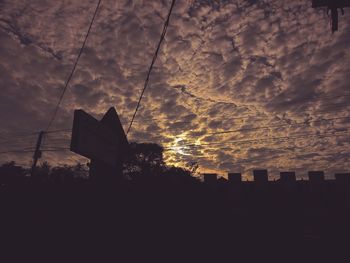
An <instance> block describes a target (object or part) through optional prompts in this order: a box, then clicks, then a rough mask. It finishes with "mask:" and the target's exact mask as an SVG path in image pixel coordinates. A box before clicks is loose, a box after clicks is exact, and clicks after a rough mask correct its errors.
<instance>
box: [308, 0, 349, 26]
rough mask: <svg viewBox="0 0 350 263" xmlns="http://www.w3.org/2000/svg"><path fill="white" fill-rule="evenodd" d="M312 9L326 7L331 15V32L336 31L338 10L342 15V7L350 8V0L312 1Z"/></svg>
mask: <svg viewBox="0 0 350 263" xmlns="http://www.w3.org/2000/svg"><path fill="white" fill-rule="evenodd" d="M312 7H313V8H318V7H326V8H327V12H329V11H330V13H331V25H332V32H335V31H337V30H338V19H339V18H338V9H340V10H341V12H342V14H343V15H344V9H343V8H344V7H350V0H312Z"/></svg>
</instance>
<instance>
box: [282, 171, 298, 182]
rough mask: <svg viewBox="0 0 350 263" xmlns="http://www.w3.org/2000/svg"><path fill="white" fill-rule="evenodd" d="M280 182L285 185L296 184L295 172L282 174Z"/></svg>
mask: <svg viewBox="0 0 350 263" xmlns="http://www.w3.org/2000/svg"><path fill="white" fill-rule="evenodd" d="M280 182H281V183H285V184H291V183H295V182H296V176H295V172H281V173H280Z"/></svg>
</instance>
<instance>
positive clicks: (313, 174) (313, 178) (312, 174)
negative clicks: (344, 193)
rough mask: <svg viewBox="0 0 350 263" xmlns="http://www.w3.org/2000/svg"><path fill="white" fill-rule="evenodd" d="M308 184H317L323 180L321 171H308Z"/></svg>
mask: <svg viewBox="0 0 350 263" xmlns="http://www.w3.org/2000/svg"><path fill="white" fill-rule="evenodd" d="M309 181H310V184H318V183H322V182H324V172H323V171H309Z"/></svg>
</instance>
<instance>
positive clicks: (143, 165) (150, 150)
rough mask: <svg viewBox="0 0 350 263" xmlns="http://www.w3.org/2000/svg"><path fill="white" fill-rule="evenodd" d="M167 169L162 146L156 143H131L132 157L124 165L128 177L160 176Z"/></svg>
mask: <svg viewBox="0 0 350 263" xmlns="http://www.w3.org/2000/svg"><path fill="white" fill-rule="evenodd" d="M165 168H166V166H165V163H164V159H163V147H162V146H160V145H158V144H156V143H136V142H132V143H130V157H129V159H128V160H126V162H125V163H124V171H125V173H126V175H128V176H130V177H134V176H137V175H141V174H142V175H147V176H151V175H159V174H160V173H162V172H163V171H164V170H165Z"/></svg>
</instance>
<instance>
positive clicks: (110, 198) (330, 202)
mask: <svg viewBox="0 0 350 263" xmlns="http://www.w3.org/2000/svg"><path fill="white" fill-rule="evenodd" d="M130 151H131V157H130V158H129V159H128V160H127V161H126V162H125V164H124V175H125V177H124V179H123V180H119V181H116V182H115V183H114V184H112V183H110V182H109V184H106V185H101V184H95V182H94V181H91V180H89V178H88V171H87V169H86V167H85V166H84V165H82V164H77V165H73V166H67V165H66V166H61V167H52V166H50V165H49V164H48V163H43V164H42V165H40V166H39V167H37V170H36V178H30V177H29V176H28V174H29V171H28V169H24V168H22V167H20V166H17V165H16V164H15V163H14V162H10V163H5V164H3V165H2V166H1V167H0V184H1V187H0V195H1V198H0V202H1V203H0V205H1V218H0V220H1V221H0V223H1V226H2V229H3V231H2V233H1V241H2V244H3V245H2V246H1V254H2V255H3V256H11V257H13V255H17V256H19V257H24V258H26V259H28V258H30V257H32V256H40V257H45V258H51V259H55V260H57V259H59V258H62V259H63V258H65V259H67V258H69V259H73V258H74V259H77V258H80V259H81V260H83V259H84V260H92V259H96V260H99V261H100V260H101V259H102V258H105V257H108V258H111V257H113V258H115V259H116V260H119V261H122V262H234V261H236V262H257V261H265V260H269V261H270V262H271V261H272V262H277V261H278V262H339V261H338V259H339V258H340V257H341V256H344V255H342V254H341V252H344V251H346V246H347V244H348V241H349V234H350V231H349V223H348V222H350V221H349V220H350V215H349V211H350V205H349V204H350V202H349V200H350V196H349V186H350V185H349V182H348V181H349V180H342V181H341V183H339V182H338V181H335V180H334V181H323V182H318V181H317V180H316V181H314V182H313V183H312V184H314V185H312V184H311V183H310V182H309V181H292V182H289V181H288V180H281V181H274V182H268V183H263V182H262V183H261V182H260V183H253V182H241V181H239V180H237V178H238V177H237V174H236V175H235V176H233V175H232V176H231V177H230V178H236V181H235V182H234V181H232V182H231V181H228V180H226V179H223V178H222V179H220V180H217V181H215V182H213V183H203V182H202V181H201V180H199V178H198V177H196V176H194V173H195V172H196V168H197V166H196V164H192V165H191V166H190V167H189V168H188V169H184V168H179V167H169V166H167V165H165V163H164V159H163V149H162V147H160V146H159V145H156V144H137V143H132V144H131V150H130ZM259 173H263V170H262V171H259ZM257 174H258V173H257ZM343 179H344V177H343Z"/></svg>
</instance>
